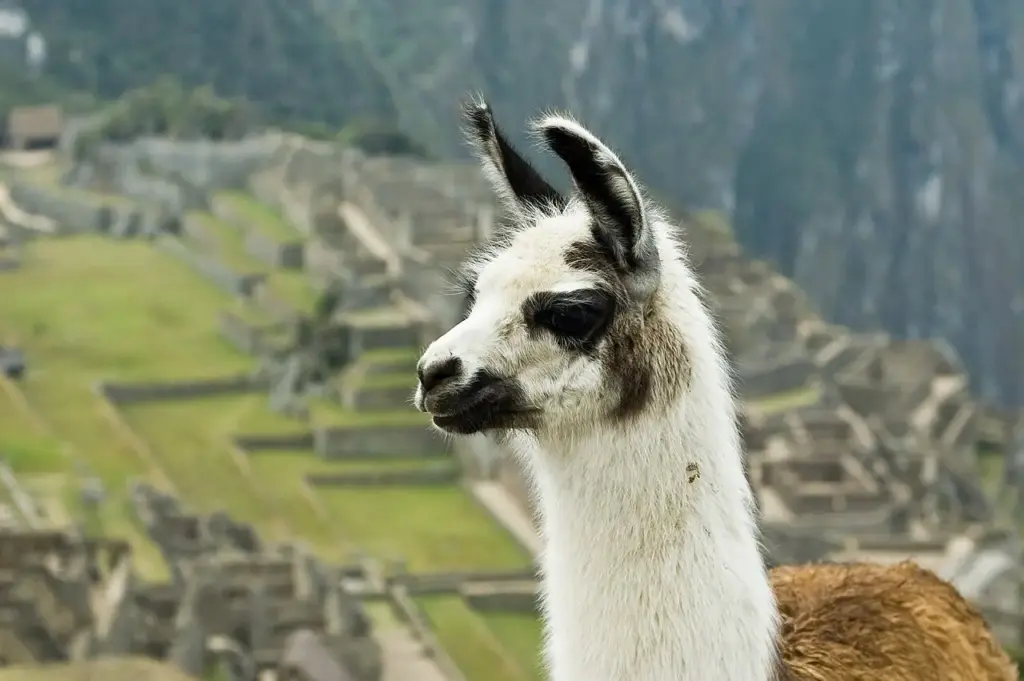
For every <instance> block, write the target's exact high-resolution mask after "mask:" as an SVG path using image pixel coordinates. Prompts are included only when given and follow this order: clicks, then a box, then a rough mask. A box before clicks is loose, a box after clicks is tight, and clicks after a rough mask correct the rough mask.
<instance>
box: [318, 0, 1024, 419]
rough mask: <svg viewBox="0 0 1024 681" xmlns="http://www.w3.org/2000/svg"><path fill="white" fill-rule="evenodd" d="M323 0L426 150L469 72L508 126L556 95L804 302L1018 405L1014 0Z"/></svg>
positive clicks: (655, 184) (1019, 40)
mask: <svg viewBox="0 0 1024 681" xmlns="http://www.w3.org/2000/svg"><path fill="white" fill-rule="evenodd" d="M323 1H324V2H325V3H327V4H329V5H330V6H331V8H332V11H333V12H335V13H336V14H337V16H339V17H340V18H341V19H340V23H342V24H343V25H345V26H348V27H350V35H351V36H352V37H353V39H357V38H358V39H361V40H362V43H363V45H364V49H365V50H366V52H367V54H368V55H369V58H370V59H371V60H372V61H373V62H374V63H375V64H376V66H377V68H378V70H380V71H381V72H382V73H384V74H385V75H386V77H387V78H389V79H390V81H391V82H394V83H396V84H400V85H401V87H394V88H393V94H394V97H395V100H396V103H397V109H398V114H399V116H400V117H401V118H402V122H403V126H404V127H405V128H407V129H408V130H409V131H410V132H411V133H413V134H417V135H418V136H419V137H420V138H421V139H429V140H431V141H433V143H434V144H435V146H436V147H437V148H438V151H441V152H448V153H457V151H458V150H459V149H460V141H459V136H458V134H457V131H456V128H455V116H454V115H453V113H452V112H453V107H454V105H453V103H454V101H455V100H456V99H457V98H459V97H460V96H462V95H463V93H465V92H466V91H467V90H469V89H482V90H484V91H486V92H487V93H488V96H489V98H490V99H491V100H492V101H493V104H494V106H495V109H496V111H497V113H498V115H499V116H500V117H501V118H502V119H503V120H504V121H506V124H507V125H508V126H509V127H512V128H518V127H520V126H521V122H522V121H523V120H524V118H526V117H527V116H531V115H534V114H535V113H536V112H537V110H538V109H540V108H543V107H553V106H554V107H568V108H569V109H571V110H572V111H573V112H575V113H577V114H578V115H579V116H581V117H582V118H583V119H584V120H585V121H586V122H587V123H588V124H590V125H591V126H592V127H593V128H594V129H595V130H597V131H598V132H599V133H600V134H602V135H603V136H605V137H606V138H607V139H608V140H609V141H611V142H612V143H613V144H614V145H615V146H616V147H618V148H619V149H621V150H622V151H623V152H624V155H625V156H626V157H627V158H628V159H629V160H630V161H631V162H632V163H633V164H634V165H635V166H636V167H637V169H638V170H639V171H640V173H641V175H642V177H643V179H644V180H645V181H646V182H647V183H648V184H649V185H650V186H651V188H652V189H654V190H655V191H656V192H657V193H658V194H660V195H665V196H667V197H670V198H672V199H674V200H676V201H677V202H680V203H689V204H691V205H698V206H704V207H710V208H716V209H720V210H723V211H725V212H727V213H729V214H730V215H731V218H732V221H733V223H734V224H735V225H736V229H737V235H738V237H739V238H740V240H741V242H743V244H744V246H745V247H746V248H747V249H748V250H750V251H751V252H752V253H753V254H755V255H757V256H759V257H766V258H770V259H771V260H773V261H775V262H776V263H777V264H778V265H779V267H780V268H781V269H782V270H783V272H784V273H785V274H787V275H789V276H792V277H794V278H795V279H796V280H797V282H798V283H799V284H800V285H801V286H802V287H803V288H805V289H806V290H808V291H811V292H812V295H813V296H814V297H815V302H816V303H817V304H818V305H819V306H820V307H821V308H822V310H823V312H824V314H825V315H826V317H829V318H831V319H834V320H836V321H840V322H843V323H846V324H850V325H853V326H855V327H859V328H877V327H885V328H887V329H888V330H889V331H891V332H893V333H895V334H897V335H900V336H911V337H913V336H942V337H945V338H947V339H949V340H950V341H952V342H953V343H954V344H955V345H956V346H957V347H958V349H959V350H960V352H961V353H962V354H963V355H964V357H965V359H966V361H967V362H968V365H969V366H970V367H971V370H972V374H973V376H974V379H975V381H976V387H977V388H979V389H980V390H982V392H983V393H985V394H987V395H989V396H994V395H999V396H1001V397H1002V398H1003V399H1005V400H1012V401H1018V402H1024V350H1022V348H1024V255H1022V254H1024V236H1022V233H1021V231H1020V229H1019V228H1018V224H1019V215H1020V214H1021V212H1020V211H1021V209H1022V208H1024V205H1021V202H1022V199H1021V192H1020V190H1019V187H1021V186H1024V76H1022V73H1024V3H1021V2H1018V1H1016V0H899V1H894V0H859V1H858V2H834V1H833V0H757V1H756V2H755V1H754V0H728V1H727V2H726V1H723V0H672V1H671V2H669V0H587V1H586V2H572V1H570V0H517V1H516V2H510V1H509V0H437V2H434V3H430V4H429V7H428V6H427V5H426V4H423V5H422V7H416V6H414V5H410V6H409V7H407V8H405V10H404V11H402V12H394V11H392V10H391V6H390V5H389V4H388V3H384V2H380V1H378V2H364V1H363V0H359V1H357V0H323ZM522 140H523V138H522V137H520V141H522ZM548 167H549V168H553V167H554V166H553V165H551V164H549V165H548Z"/></svg>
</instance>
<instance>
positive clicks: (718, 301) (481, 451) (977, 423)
mask: <svg viewBox="0 0 1024 681" xmlns="http://www.w3.org/2000/svg"><path fill="white" fill-rule="evenodd" d="M1022 70H1024V4H1021V3H1019V2H1013V1H1012V0H928V1H925V0H884V1H883V0H859V1H858V2H856V3H855V2H834V1H830V0H760V1H759V2H756V3H755V2H754V1H753V0H546V1H545V2H541V1H540V0H518V1H517V2H511V1H509V0H435V1H434V2H429V3H424V2H420V3H413V2H408V1H402V2H399V1H397V0H396V1H395V2H391V3H384V2H366V1H363V2H356V1H355V0H217V1H216V2H207V3H170V2H157V1H156V0H0V116H2V119H0V121H2V129H0V141H2V145H3V149H2V151H0V388H2V390H0V459H2V461H3V463H2V465H0V482H2V483H3V484H2V486H0V515H2V522H3V524H4V527H5V528H6V529H4V530H3V532H2V533H0V563H2V565H3V571H2V572H0V680H2V681H9V680H10V681H13V680H14V679H36V678H39V679H44V678H45V679H50V678H54V679H58V678H60V679H65V678H81V677H82V675H85V676H87V677H88V676H90V675H92V676H97V677H99V676H102V677H103V678H104V679H115V678H118V675H119V674H123V675H124V678H126V679H127V678H129V675H131V678H138V677H139V675H144V676H147V678H149V677H153V678H167V679H168V680H170V679H176V678H179V677H181V676H184V677H203V678H210V679H213V678H218V679H220V678H231V679H237V680H239V681H242V680H243V679H244V680H246V681H248V679H254V678H256V676H257V675H258V674H268V675H276V678H280V679H293V678H295V679H309V680H313V679H316V680H317V681H328V680H330V679H358V680H360V681H378V680H379V679H385V680H389V681H390V680H394V681H406V680H408V681H427V680H431V679H447V680H448V681H485V680H486V681H533V680H534V679H540V678H543V672H542V671H541V665H540V663H539V661H538V655H537V649H538V647H539V641H540V636H541V634H540V628H539V624H538V621H537V617H536V613H535V602H534V596H535V590H536V583H535V576H534V574H533V568H532V561H533V556H534V555H535V553H536V551H537V549H538V540H537V537H536V532H535V530H534V526H533V519H532V515H531V510H530V504H529V498H528V494H527V493H526V491H525V486H524V482H523V480H522V478H521V475H520V474H519V471H518V470H517V469H516V466H515V464H514V462H513V461H512V460H511V459H510V457H509V456H508V453H507V452H504V451H503V450H501V449H500V448H499V447H496V446H494V445H493V444H492V443H488V442H486V441H476V440H470V441H466V442H462V443H458V444H457V445H453V444H452V443H447V442H444V441H442V440H440V439H438V438H436V437H435V436H434V435H432V434H431V433H430V432H428V430H427V428H426V423H425V422H424V420H423V419H422V417H421V415H420V414H417V413H415V412H414V411H413V410H412V409H411V407H410V406H409V397H410V394H411V391H412V387H413V382H414V379H413V372H412V368H413V366H414V363H415V360H416V358H417V356H418V353H419V350H420V349H421V348H422V347H423V346H424V345H425V344H426V343H427V342H429V340H430V339H431V338H433V337H434V336H436V335H437V334H438V333H440V332H441V331H442V330H444V329H445V328H447V327H448V326H450V325H451V324H452V323H454V322H455V321H456V320H457V319H458V318H459V316H460V315H461V314H462V313H463V311H464V302H465V301H463V300H461V299H459V298H458V297H457V296H454V295H452V294H450V293H449V291H450V288H449V287H448V286H447V285H446V280H447V279H448V278H449V277H448V275H449V273H450V270H451V269H452V268H454V267H456V266H457V264H458V262H459V261H460V259H461V258H462V257H463V256H464V254H465V253H466V251H467V249H469V248H470V247H472V246H473V245H474V244H476V243H478V242H479V241H481V240H485V239H487V238H488V237H489V236H490V235H491V234H493V232H494V230H495V229H498V228H499V225H500V220H501V217H502V216H501V214H500V211H499V210H498V209H497V206H496V205H495V202H494V200H493V197H492V196H491V194H490V191H489V189H488V187H487V186H486V185H485V184H484V183H483V181H482V178H481V177H480V176H479V173H478V172H477V169H476V168H475V166H474V165H473V164H471V163H469V162H468V154H467V150H466V148H465V146H464V145H463V143H462V140H461V137H460V133H459V130H458V118H457V115H456V114H457V107H458V104H459V102H460V100H461V99H463V98H464V97H465V96H466V94H467V93H470V92H473V91H476V92H481V93H483V94H485V95H486V97H487V98H488V100H489V101H490V102H491V104H492V106H493V108H494V110H495V112H496V115H497V117H498V119H499V121H500V122H502V123H503V125H504V127H505V128H506V130H507V131H508V132H509V133H510V135H511V136H512V137H513V139H514V140H515V141H516V142H517V143H518V144H519V145H520V146H521V147H522V148H523V149H530V148H531V147H532V143H531V141H530V140H529V139H528V138H527V137H526V135H525V134H524V130H525V128H526V126H525V123H526V121H527V120H528V119H529V118H530V117H532V116H535V115H537V114H538V113H539V112H541V111H544V110H548V109H563V110H568V111H570V112H572V113H573V114H574V115H576V116H577V117H578V118H580V119H581V120H582V121H583V122H584V123H585V124H587V125H588V126H589V127H590V128H591V129H592V130H594V131H595V132H596V133H597V134H598V135H600V136H601V137H602V138H603V139H605V140H606V141H607V142H608V143H609V144H610V145H612V146H613V147H614V148H615V149H616V150H617V151H619V152H620V153H621V155H622V157H623V158H624V159H625V160H626V161H627V162H628V163H629V164H630V165H631V166H632V167H633V168H634V169H635V171H636V173H637V175H638V176H639V178H640V179H641V180H642V181H643V182H644V183H645V185H646V187H647V188H648V189H649V191H650V194H651V195H652V196H653V197H655V198H656V199H657V200H659V201H660V202H662V203H664V204H665V205H666V206H667V207H668V208H669V209H670V212H672V214H673V215H674V217H676V218H677V219H678V220H679V221H680V223H681V224H684V225H685V236H686V239H687V241H688V243H689V244H690V247H691V251H692V253H691V257H692V259H693V261H694V264H695V266H696V267H697V268H698V270H699V271H700V273H701V275H702V276H703V277H704V279H705V281H706V282H707V284H708V287H709V289H710V291H711V294H712V295H711V302H712V305H713V307H714V309H715V312H716V314H717V315H718V317H719V319H720V320H721V323H722V325H723V327H724V329H725V331H726V335H727V338H728V345H729V351H730V354H731V358H732V360H733V362H734V364H735V366H736V368H737V374H738V377H739V381H740V389H741V393H742V397H743V405H744V408H743V426H744V436H745V440H746V447H747V450H748V467H749V474H750V477H751V480H752V482H753V484H754V487H755V490H756V492H757V496H758V501H759V503H760V506H761V511H762V515H763V521H764V527H765V533H766V544H767V548H768V553H769V558H770V560H771V561H772V562H774V563H786V562H796V561H806V560H815V559H820V558H833V559H836V558H838V559H845V558H854V557H858V558H868V559H872V560H885V561H888V560H898V559H901V558H906V557H911V558H914V559H916V560H918V561H920V562H922V564H925V565H927V566H929V567H931V568H933V569H935V570H936V571H938V572H939V573H940V574H942V575H943V576H944V577H946V578H947V579H951V580H953V581H954V583H955V584H956V585H957V586H958V588H960V590H961V591H962V592H963V593H964V594H965V595H967V596H968V597H969V598H971V599H972V600H973V601H975V602H976V603H977V604H978V605H979V606H980V607H982V609H983V611H984V612H985V614H986V617H987V618H988V620H989V622H990V624H992V626H993V627H995V628H996V630H997V632H998V634H999V636H1000V638H1001V639H1002V640H1003V641H1004V643H1005V644H1006V646H1007V647H1009V648H1011V649H1016V647H1017V646H1018V645H1020V644H1021V643H1022V636H1024V602H1022V600H1021V599H1022V598H1024V593H1022V592H1021V588H1020V585H1021V582H1022V579H1024V572H1022V571H1021V555H1022V553H1021V546H1020V532H1021V527H1022V525H1024V503H1021V499H1022V497H1021V493H1020V490H1021V485H1022V484H1024V421H1022V418H1021V413H1022V412H1021V406H1022V404H1024V230H1022V224H1024V223H1022V220H1024V74H1022ZM536 156H537V163H538V165H539V166H540V167H541V168H543V169H544V170H546V171H547V172H548V173H549V174H550V176H551V177H552V178H554V179H555V180H556V184H561V185H563V186H564V185H565V184H566V180H565V178H564V173H563V172H562V169H561V168H560V167H559V165H558V164H557V163H554V162H553V161H552V160H551V158H549V157H548V156H546V155H544V154H537V155H536ZM110 656H113V657H114V658H115V659H113V660H108V661H104V662H100V661H97V658H100V657H110ZM7 665H10V669H7V670H5V669H3V668H2V666H7ZM9 674H10V675H11V676H8V675H9ZM76 675H77V676H76Z"/></svg>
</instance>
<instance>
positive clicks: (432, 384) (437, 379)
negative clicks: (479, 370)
mask: <svg viewBox="0 0 1024 681" xmlns="http://www.w3.org/2000/svg"><path fill="white" fill-rule="evenodd" d="M461 373H462V360H460V359H459V358H458V357H449V358H448V359H445V360H442V361H440V362H434V363H433V364H431V365H429V366H427V367H426V368H423V367H417V368H416V375H417V376H419V379H420V385H421V386H423V392H425V393H426V392H430V390H431V389H432V388H436V387H437V386H438V385H440V384H441V383H444V382H445V381H447V380H448V379H451V378H456V377H457V376H458V375H459V374H461Z"/></svg>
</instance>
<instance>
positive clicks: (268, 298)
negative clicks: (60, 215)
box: [0, 172, 538, 681]
mask: <svg viewBox="0 0 1024 681" xmlns="http://www.w3.org/2000/svg"><path fill="white" fill-rule="evenodd" d="M30 181H31V182H36V183H39V184H40V186H42V185H44V184H47V185H48V183H49V181H50V180H49V178H47V177H46V175H45V173H43V172H37V173H34V174H32V175H31V177H30ZM50 186H52V185H50ZM76 194H81V192H80V190H78V191H77V192H76ZM88 198H89V200H97V201H99V200H102V199H103V197H96V196H90V197H88ZM217 199H218V200H216V201H214V207H215V211H212V212H211V213H208V214H207V213H203V214H194V215H190V216H189V219H188V220H187V221H186V225H185V229H184V231H183V233H182V235H181V236H180V237H178V238H174V237H160V238H158V239H156V240H153V241H147V240H143V239H113V238H111V237H110V236H108V235H103V234H97V233H92V232H88V233H87V232H80V233H72V234H63V235H60V236H55V237H41V238H37V239H34V240H32V241H31V242H29V243H28V244H27V247H26V248H25V249H24V252H23V260H22V262H21V265H20V267H18V268H16V269H13V270H9V271H3V272H0V344H5V345H14V346H18V347H20V348H22V349H23V350H24V352H25V354H26V356H27V358H28V361H29V368H28V371H27V373H26V375H25V376H24V377H23V378H22V379H21V380H18V381H17V382H15V381H12V380H9V379H0V388H2V390H0V456H3V457H4V458H5V459H6V460H7V462H8V463H9V465H10V466H11V467H12V468H13V469H14V471H15V473H16V474H17V475H18V476H19V479H20V480H22V481H23V483H24V484H25V486H26V487H27V488H29V489H30V490H31V491H32V492H33V493H34V494H35V495H36V496H37V498H38V501H39V503H40V505H41V506H42V507H43V508H44V509H45V510H46V512H47V515H48V517H49V518H50V519H51V520H52V521H54V522H57V523H63V522H69V521H70V520H71V519H79V520H82V521H84V523H85V525H86V526H87V528H88V529H90V530H92V531H94V532H103V533H106V534H112V535H116V536H123V537H125V538H127V539H129V540H130V541H131V542H132V544H133V547H134V548H135V551H136V554H137V556H138V568H139V570H140V571H141V573H142V575H143V576H144V577H145V578H147V579H149V580H161V579H164V578H165V577H166V574H167V573H166V567H165V566H164V564H163V562H162V559H161V557H160V555H159V553H158V552H157V551H156V550H155V548H154V547H153V545H152V544H151V543H150V542H149V541H148V539H147V537H146V535H145V531H144V530H143V528H142V527H141V526H140V524H139V523H138V521H137V519H136V518H135V517H134V516H133V513H132V511H131V510H130V506H129V503H128V498H127V485H126V483H127V482H128V481H130V480H132V479H143V480H146V481H149V482H150V483H152V484H154V485H156V486H158V487H161V488H164V489H167V490H173V491H175V492H176V493H177V494H178V495H179V496H180V497H181V498H182V499H183V501H184V502H185V503H186V504H188V505H189V506H191V507H193V508H195V509H196V510H197V511H200V512H208V511H213V510H217V509H223V510H226V511H227V512H229V513H230V514H231V515H232V516H234V517H235V518H237V519H238V520H242V521H247V522H250V523H252V524H253V525H254V526H255V528H256V529H257V530H258V531H259V532H260V533H261V534H262V535H263V536H265V537H266V538H267V539H270V540H297V539H300V540H304V541H306V542H308V543H309V544H310V545H312V547H313V548H314V549H315V550H316V552H317V553H318V554H319V555H320V556H321V557H323V558H325V559H326V560H328V561H329V562H335V563H337V562H341V561H343V560H346V559H349V558H350V557H351V555H352V553H353V552H354V551H359V552H363V553H365V554H368V555H369V556H371V557H372V558H375V559H377V560H378V561H380V562H387V561H390V560H393V559H400V560H402V561H404V562H405V564H406V566H407V568H408V569H409V570H410V571H413V572H440V571H455V570H462V571H465V570H470V571H471V570H481V569H492V570H500V569H518V568H524V567H526V566H528V565H529V563H530V557H529V555H528V554H527V553H526V551H525V550H524V549H523V548H521V547H520V546H519V545H518V544H517V543H516V542H515V541H514V540H513V539H512V538H511V536H510V535H508V534H507V533H506V532H505V531H504V529H503V528H501V527H500V526H499V525H498V524H496V523H495V522H494V521H493V520H492V518H491V517H490V516H489V515H488V514H487V513H486V512H485V511H484V510H483V509H482V508H481V507H480V506H478V505H477V504H476V502H475V501H474V500H473V499H472V497H471V496H470V495H469V494H468V493H467V492H466V491H465V490H464V489H463V487H462V486H461V484H460V481H459V471H458V467H457V465H456V463H455V461H454V459H453V458H452V457H451V456H449V455H448V454H447V453H446V451H445V445H444V442H443V441H442V440H440V439H432V437H431V436H430V435H427V434H425V433H426V427H425V426H426V423H425V422H424V419H423V417H422V415H420V414H418V413H416V412H415V411H414V410H413V409H412V408H411V407H410V406H409V404H408V394H409V391H410V390H411V386H412V383H413V377H412V368H413V365H414V361H415V358H416V356H417V354H418V348H417V347H415V345H413V344H412V343H411V341H409V338H411V336H410V335H409V334H403V333H401V331H403V328H404V327H402V323H403V322H402V314H401V313H402V309H401V308H392V307H385V308H381V309H373V310H364V311H363V312H361V313H360V314H361V316H360V317H359V318H358V321H359V322H360V324H362V326H361V327H360V329H361V332H362V333H364V337H365V339H370V338H373V339H375V341H374V342H376V343H378V347H376V349H373V350H367V351H365V352H363V353H361V354H360V355H359V357H358V358H357V360H356V361H355V362H354V363H353V364H352V365H350V366H349V367H348V369H347V370H346V371H345V372H343V375H341V376H340V377H339V379H338V386H337V387H338V394H339V396H340V397H339V398H334V397H322V398H316V399H314V400H312V402H311V403H310V405H309V407H310V408H309V413H308V415H307V416H306V417H305V418H298V417H291V416H286V415H284V414H283V413H281V412H280V411H276V410H274V409H272V408H271V399H270V396H269V393H270V391H269V390H268V387H267V385H266V384H265V380H264V379H265V377H263V378H261V374H259V372H258V371H257V369H258V368H259V366H260V365H259V362H257V360H256V359H255V358H254V357H252V356H251V355H249V354H247V353H246V352H244V351H243V350H241V349H239V348H238V347H236V345H233V344H232V343H230V342H228V341H227V340H225V338H226V336H225V334H224V318H225V316H224V313H225V312H230V313H231V316H232V317H233V318H234V319H240V320H243V321H247V322H251V323H252V325H253V326H259V325H260V324H263V325H266V326H267V327H268V328H269V327H271V326H274V325H275V324H277V325H280V324H282V323H283V321H282V312H284V311H288V310H291V312H292V313H294V314H299V313H303V312H308V311H309V310H310V309H312V307H313V305H314V304H315V302H316V299H317V295H318V292H317V290H316V288H315V286H313V285H312V284H311V283H310V281H309V280H308V278H307V277H306V276H305V273H304V272H303V271H302V270H301V268H299V267H293V266H289V265H288V264H287V263H279V262H274V261H272V259H264V258H261V257H259V254H260V253H261V251H260V249H259V248H254V247H253V244H252V242H251V240H249V237H250V236H251V234H252V233H257V234H259V236H260V237H262V238H264V239H269V240H271V241H273V242H275V243H279V244H283V243H291V242H293V241H295V240H296V239H299V238H300V237H299V235H298V233H297V232H295V231H294V230H292V229H291V227H290V226H289V225H287V224H285V223H284V222H283V220H282V219H281V218H280V217H279V216H277V215H276V214H274V213H273V211H271V210H270V209H269V208H267V207H264V206H261V205H259V204H258V203H256V202H255V201H254V200H253V199H252V198H251V197H248V196H244V195H238V194H231V195H224V196H220V197H217ZM215 212H216V214H215ZM172 242H173V243H172ZM275 252H276V251H275ZM183 254H185V255H183ZM197 255H202V256H204V257H208V258H212V259H213V260H215V261H216V262H217V263H219V265H220V266H221V267H222V268H223V270H217V271H216V272H214V271H212V270H207V269H204V267H203V266H202V265H199V264H197V261H196V260H195V259H194V258H193V256H197ZM225 273H227V274H225ZM228 274H256V275H259V277H260V279H259V283H258V284H257V287H256V289H255V291H253V292H252V293H251V294H250V295H248V296H239V295H236V294H235V293H234V292H233V289H232V287H231V286H226V285H224V284H225V282H226V281H227V279H225V278H224V277H226V276H227V275H228ZM366 342H369V341H368V340H367V341H366ZM245 376H249V377H250V378H251V379H252V380H251V383H247V382H246V381H245V380H241V379H240V380H239V381H237V383H238V385H234V387H230V388H218V389H217V390H212V389H211V390H209V391H207V392H208V394H203V395H200V394H199V393H202V392H204V390H205V388H204V389H200V390H198V391H196V390H192V391H191V392H190V391H189V390H178V388H176V387H174V386H178V387H180V386H181V385H183V384H188V383H191V384H194V385H193V388H194V387H195V385H200V386H205V385H208V383H206V382H207V381H209V380H210V379H223V378H224V377H245ZM169 386H170V387H169ZM96 479H98V480H100V481H102V483H103V487H104V489H105V497H104V499H103V501H102V502H101V503H100V504H99V505H98V507H96V508H92V507H91V506H86V505H84V504H83V501H82V498H83V494H82V491H83V488H84V487H85V486H86V485H87V484H89V482H90V481H94V480H96ZM420 604H421V606H422V607H423V609H424V611H425V612H426V613H427V614H428V616H429V618H430V620H431V623H432V626H433V627H434V628H435V630H436V634H437V637H438V639H440V640H441V641H442V642H443V643H444V644H445V645H446V648H448V649H449V652H450V655H451V656H452V657H453V658H454V659H455V660H456V662H457V664H458V665H459V667H460V668H461V669H462V670H463V672H464V673H465V674H466V676H467V677H468V679H469V681H477V679H480V680H481V681H483V680H484V679H486V680H488V681H490V680H495V679H496V680H497V681H531V680H532V679H534V678H538V677H537V671H536V659H537V658H536V641H537V637H538V634H537V626H536V622H535V621H533V620H532V618H528V617H526V618H518V619H516V618H507V620H506V619H502V618H500V617H498V618H494V617H491V616H490V615H483V614H479V613H477V612H474V611H473V610H472V609H470V608H469V607H467V606H466V605H465V603H463V602H462V601H461V599H460V598H459V597H458V596H445V597H429V598H426V599H424V600H423V601H422V602H421V603H420Z"/></svg>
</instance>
